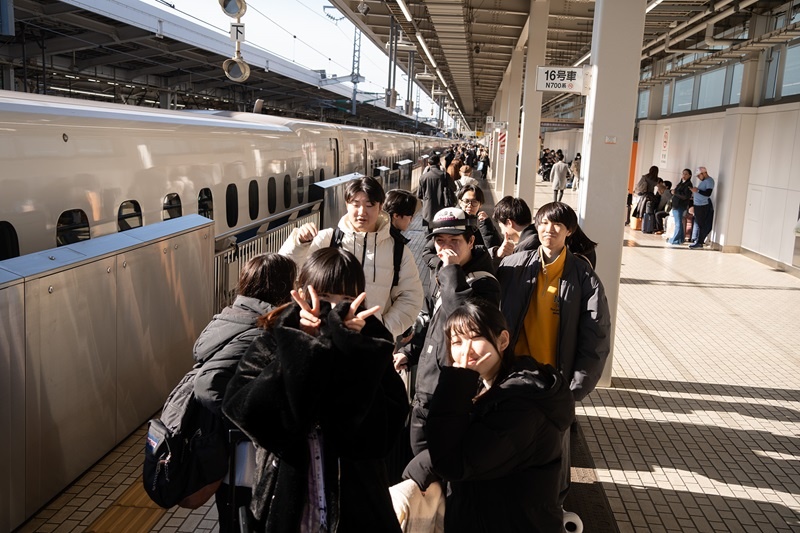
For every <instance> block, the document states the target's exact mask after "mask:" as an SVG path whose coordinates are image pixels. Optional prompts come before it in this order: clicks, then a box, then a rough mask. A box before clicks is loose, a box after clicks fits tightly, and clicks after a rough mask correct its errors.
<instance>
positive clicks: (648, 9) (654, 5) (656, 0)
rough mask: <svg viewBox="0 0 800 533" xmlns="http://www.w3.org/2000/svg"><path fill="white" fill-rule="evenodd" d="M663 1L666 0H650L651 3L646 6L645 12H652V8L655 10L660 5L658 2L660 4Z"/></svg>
mask: <svg viewBox="0 0 800 533" xmlns="http://www.w3.org/2000/svg"><path fill="white" fill-rule="evenodd" d="M663 1H664V0H653V1H652V2H650V3H649V4H647V7H646V8H644V12H645V14H647V13H650V12H651V11H652V10H654V9H655V8H657V7H658V4H660V3H661V2H663Z"/></svg>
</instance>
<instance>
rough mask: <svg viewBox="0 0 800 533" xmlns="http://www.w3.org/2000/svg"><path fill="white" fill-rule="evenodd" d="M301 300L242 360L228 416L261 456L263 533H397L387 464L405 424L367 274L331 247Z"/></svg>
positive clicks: (306, 269) (280, 312)
mask: <svg viewBox="0 0 800 533" xmlns="http://www.w3.org/2000/svg"><path fill="white" fill-rule="evenodd" d="M298 283H299V286H300V287H303V289H302V290H301V291H292V296H293V298H294V300H295V302H294V303H292V304H287V305H286V306H284V307H282V308H278V309H276V310H275V311H274V312H273V313H271V314H270V315H269V317H268V319H267V320H266V323H265V327H266V331H265V332H264V333H263V334H262V335H261V336H260V337H259V338H258V339H256V340H255V341H254V342H253V344H252V345H251V347H250V349H249V350H248V352H247V353H246V354H245V356H244V357H243V358H242V361H241V362H240V364H239V367H238V369H237V371H236V375H235V376H234V377H233V379H232V380H231V382H230V384H229V385H228V390H227V392H226V395H225V400H224V403H223V412H224V413H225V414H226V415H227V416H228V418H230V419H231V420H232V421H233V422H234V423H235V424H236V425H237V426H239V428H241V429H242V431H244V432H245V433H246V434H247V435H248V437H250V439H251V440H252V441H253V442H254V443H255V444H256V445H257V446H258V447H259V448H260V449H259V453H258V454H257V459H256V463H257V464H256V476H255V477H256V479H255V483H254V487H253V498H252V503H251V511H252V512H253V514H254V516H255V517H256V519H257V520H258V524H257V525H256V528H255V529H256V530H258V531H266V532H270V533H271V532H281V533H298V532H301V531H314V532H331V533H332V532H339V533H351V532H352V533H361V532H363V531H370V532H373V531H375V532H391V533H399V531H400V526H399V524H398V522H397V518H396V516H395V514H394V510H393V508H392V502H391V498H390V496H389V485H388V482H387V479H386V471H385V467H384V464H383V459H384V457H385V456H386V455H387V454H388V452H389V450H390V448H391V446H392V445H393V444H394V442H395V441H396V438H397V435H398V433H399V432H400V430H401V429H402V428H403V424H404V421H405V418H406V415H407V414H408V400H407V398H406V394H405V388H404V386H403V383H402V381H401V380H400V377H399V376H398V374H397V373H396V372H395V371H394V368H393V366H392V349H393V346H394V343H393V339H392V336H391V334H390V333H389V331H388V330H387V329H386V328H385V327H384V326H383V324H382V323H381V322H380V321H379V320H377V319H376V318H375V317H373V316H372V315H373V314H374V313H375V312H377V311H378V308H377V307H373V308H371V309H368V310H361V309H360V306H361V304H362V302H363V301H364V299H365V297H366V295H365V294H364V274H363V271H362V269H361V264H360V263H359V262H358V260H357V259H356V258H355V257H354V256H353V255H352V254H350V253H349V252H347V251H345V250H342V249H338V248H322V249H320V250H317V251H316V252H314V253H313V254H312V255H311V256H310V257H309V259H308V260H307V261H306V263H305V264H304V265H303V267H302V269H301V271H300V276H299V278H298Z"/></svg>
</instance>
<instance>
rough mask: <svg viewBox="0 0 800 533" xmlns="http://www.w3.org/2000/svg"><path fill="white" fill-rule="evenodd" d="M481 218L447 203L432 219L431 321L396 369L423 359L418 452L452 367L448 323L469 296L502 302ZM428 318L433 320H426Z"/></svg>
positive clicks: (417, 399)
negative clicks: (443, 371)
mask: <svg viewBox="0 0 800 533" xmlns="http://www.w3.org/2000/svg"><path fill="white" fill-rule="evenodd" d="M477 230H478V219H477V217H473V216H470V215H467V214H466V213H464V211H463V210H461V209H458V208H445V209H442V210H441V211H439V212H438V213H436V216H435V217H434V218H433V220H432V221H431V235H430V238H432V239H434V244H435V246H436V254H437V255H438V256H439V258H440V259H441V260H442V262H441V264H440V265H439V266H438V267H437V268H436V272H435V275H434V279H435V283H431V287H430V291H429V294H428V297H427V298H426V300H425V309H424V310H423V313H421V314H422V319H421V322H422V323H425V324H426V326H424V327H423V328H422V330H421V331H420V332H419V333H418V334H416V335H415V336H414V338H413V339H412V340H411V342H410V343H409V344H408V345H406V346H405V347H403V348H402V349H401V350H400V351H399V352H398V353H396V354H395V358H394V360H395V369H398V370H399V369H401V368H403V367H405V366H406V365H414V364H418V370H417V380H416V393H415V395H414V402H413V408H412V411H411V448H412V450H413V451H414V454H418V453H420V452H421V451H423V450H424V449H426V448H427V438H426V437H425V423H426V420H427V413H428V403H429V402H430V400H431V398H432V397H433V392H434V390H435V389H436V385H437V383H438V381H439V369H440V368H441V367H443V366H448V365H449V363H448V355H447V347H448V346H449V343H450V339H449V338H446V337H445V330H444V324H445V322H446V321H447V317H449V316H450V314H451V313H452V312H453V311H454V310H455V309H457V308H458V307H459V306H460V305H461V304H462V303H463V302H464V301H465V300H467V298H471V297H472V298H474V297H478V298H483V299H485V300H487V301H489V302H491V303H492V304H493V305H499V304H500V284H499V283H498V281H497V279H495V277H494V268H493V266H492V258H491V257H490V256H489V254H488V253H487V252H486V250H485V249H483V248H477V249H476V248H474V244H475V233H476V232H477ZM426 318H427V320H426Z"/></svg>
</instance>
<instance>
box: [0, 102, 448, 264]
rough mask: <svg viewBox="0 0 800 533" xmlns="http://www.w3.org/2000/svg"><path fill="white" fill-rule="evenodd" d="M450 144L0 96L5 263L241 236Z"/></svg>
mask: <svg viewBox="0 0 800 533" xmlns="http://www.w3.org/2000/svg"><path fill="white" fill-rule="evenodd" d="M443 142H446V141H444V140H443V139H439V138H435V137H423V136H417V135H411V134H404V133H397V132H387V131H380V130H371V129H365V128H357V127H349V126H340V125H335V124H325V123H320V122H310V121H303V120H297V119H291V118H284V117H271V116H268V115H256V114H252V113H232V112H222V111H194V112H191V111H170V110H161V109H151V108H141V107H131V106H122V105H117V104H106V103H97V102H88V101H80V100H70V99H67V98H60V97H45V96H38V95H31V94H24V93H16V92H8V91H0V260H3V259H8V258H11V257H16V256H19V255H25V254H29V253H32V252H37V251H40V250H45V249H48V248H53V247H55V246H60V245H64V244H70V243H73V242H77V241H80V240H85V239H89V238H92V237H97V236H100V235H106V234H109V233H113V232H117V231H124V230H126V229H130V228H135V227H138V226H141V225H144V224H152V223H154V222H159V221H161V220H166V219H169V218H173V217H176V216H181V215H183V214H189V213H198V214H200V215H203V216H206V217H208V218H211V219H213V220H214V221H215V234H216V235H217V236H221V235H229V234H235V233H236V232H237V230H241V229H244V228H248V227H251V226H252V225H253V224H254V223H257V222H258V221H259V220H262V219H265V218H268V217H273V215H276V214H279V213H281V212H284V211H287V212H288V211H291V210H292V209H294V208H296V207H297V206H300V205H303V204H304V203H307V202H308V201H309V198H308V193H309V185H310V184H311V183H316V182H318V181H322V180H324V179H328V178H331V177H334V176H340V175H345V174H349V173H353V172H360V173H362V174H366V175H374V173H375V169H376V168H377V167H379V166H386V167H389V168H392V167H393V164H394V163H397V162H398V161H401V160H411V161H413V162H414V166H415V167H417V166H418V165H419V164H420V162H421V160H422V159H421V156H422V155H423V154H428V153H430V152H431V151H432V150H434V149H438V148H439V147H440V146H441V144H442V143H443Z"/></svg>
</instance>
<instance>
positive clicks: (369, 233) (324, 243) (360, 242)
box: [278, 177, 424, 337]
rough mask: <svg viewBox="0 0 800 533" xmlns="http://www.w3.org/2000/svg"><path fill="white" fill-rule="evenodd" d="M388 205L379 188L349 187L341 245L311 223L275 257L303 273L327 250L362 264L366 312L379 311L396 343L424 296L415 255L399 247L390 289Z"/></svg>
mask: <svg viewBox="0 0 800 533" xmlns="http://www.w3.org/2000/svg"><path fill="white" fill-rule="evenodd" d="M385 199H386V194H385V193H384V191H383V187H382V186H381V184H380V183H379V182H378V181H377V180H376V179H375V178H370V177H363V178H358V179H354V180H352V181H350V182H348V183H347V185H346V186H345V191H344V201H345V203H346V206H347V213H345V215H344V216H343V217H342V218H341V219H340V220H339V225H338V230H339V235H340V236H341V239H340V242H338V240H334V238H335V237H336V234H337V232H336V231H335V230H334V228H326V229H323V230H319V229H317V226H316V225H315V224H314V223H312V222H309V223H307V224H303V225H302V226H300V227H299V228H295V229H294V230H292V233H291V234H290V235H289V238H288V239H286V242H284V243H283V245H282V246H281V249H280V250H279V251H278V253H280V254H281V255H283V256H286V257H289V258H291V259H293V260H294V262H295V263H297V267H298V268H302V266H303V263H305V261H306V258H307V257H308V256H309V255H311V253H313V252H314V251H316V250H318V249H320V248H325V247H328V246H333V247H338V248H343V249H345V250H347V251H348V252H350V253H352V254H353V255H354V256H356V258H357V259H358V260H359V262H360V263H361V266H362V267H363V269H364V277H365V278H366V283H367V285H366V293H367V301H366V305H367V306H368V307H374V306H376V305H379V306H381V309H380V311H379V312H378V314H377V315H375V316H376V317H378V318H379V319H380V320H381V321H382V322H383V324H384V325H385V326H386V329H388V330H389V331H390V332H391V333H392V335H394V336H395V337H397V336H398V335H400V334H402V333H403V332H404V331H406V330H407V329H408V328H410V327H411V326H412V325H413V324H414V321H415V320H416V318H417V314H418V313H419V310H420V307H422V301H423V298H424V291H423V289H422V282H421V281H420V279H419V269H418V268H417V264H416V261H415V260H414V254H413V253H412V252H411V250H410V249H409V248H408V246H406V245H404V246H403V254H402V258H401V260H400V269H399V272H398V278H397V283H396V284H395V283H394V276H395V273H394V270H395V265H394V247H395V240H394V238H393V237H392V234H391V226H392V225H391V222H390V221H389V216H388V215H387V214H386V213H384V212H382V211H381V206H382V204H383V202H384V201H385Z"/></svg>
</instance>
